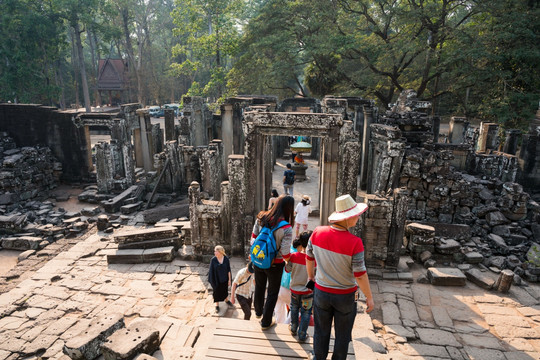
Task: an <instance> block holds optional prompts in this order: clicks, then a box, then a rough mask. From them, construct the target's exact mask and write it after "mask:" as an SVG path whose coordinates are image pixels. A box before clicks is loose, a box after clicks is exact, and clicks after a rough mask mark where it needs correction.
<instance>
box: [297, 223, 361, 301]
mask: <svg viewBox="0 0 540 360" xmlns="http://www.w3.org/2000/svg"><path fill="white" fill-rule="evenodd" d="M306 255H307V259H308V260H315V261H316V262H317V273H316V275H315V286H316V287H317V289H319V290H322V291H325V292H329V293H334V294H348V293H352V292H354V291H356V289H357V285H356V279H355V278H357V277H360V276H362V275H364V274H365V273H366V265H365V263H364V245H363V244H362V239H360V238H359V237H357V236H355V235H353V234H351V233H350V232H348V231H344V230H337V229H334V228H332V227H330V226H318V227H316V228H315V230H314V231H313V234H312V235H311V238H310V240H309V243H308V246H307V250H306Z"/></svg>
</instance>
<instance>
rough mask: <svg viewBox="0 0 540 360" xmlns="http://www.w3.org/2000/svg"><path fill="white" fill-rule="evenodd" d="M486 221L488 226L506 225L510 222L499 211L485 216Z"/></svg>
mask: <svg viewBox="0 0 540 360" xmlns="http://www.w3.org/2000/svg"><path fill="white" fill-rule="evenodd" d="M486 221H487V223H488V225H489V226H497V225H504V224H508V223H509V222H510V221H509V220H508V219H507V218H506V216H504V215H503V213H502V212H500V211H492V212H490V213H487V214H486Z"/></svg>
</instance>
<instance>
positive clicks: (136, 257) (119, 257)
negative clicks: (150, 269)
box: [107, 249, 144, 264]
mask: <svg viewBox="0 0 540 360" xmlns="http://www.w3.org/2000/svg"><path fill="white" fill-rule="evenodd" d="M143 252H144V249H121V250H116V252H115V253H114V254H109V255H107V263H109V264H142V263H143Z"/></svg>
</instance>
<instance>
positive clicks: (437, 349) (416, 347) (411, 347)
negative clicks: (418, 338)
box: [399, 344, 450, 359]
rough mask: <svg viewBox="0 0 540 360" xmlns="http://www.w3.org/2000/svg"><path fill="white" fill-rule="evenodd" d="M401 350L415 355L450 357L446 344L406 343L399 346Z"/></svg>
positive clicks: (422, 356)
mask: <svg viewBox="0 0 540 360" xmlns="http://www.w3.org/2000/svg"><path fill="white" fill-rule="evenodd" d="M399 350H400V351H401V352H402V353H403V354H405V355H407V356H413V357H421V358H426V357H431V356H432V357H434V358H437V359H439V358H443V359H447V358H450V356H449V355H448V351H446V348H445V347H444V346H435V345H424V344H404V345H400V346H399Z"/></svg>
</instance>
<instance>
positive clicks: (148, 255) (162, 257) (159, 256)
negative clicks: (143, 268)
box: [143, 246, 175, 263]
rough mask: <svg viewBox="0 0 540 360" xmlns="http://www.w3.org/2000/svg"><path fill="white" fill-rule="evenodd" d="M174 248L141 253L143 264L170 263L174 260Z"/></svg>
mask: <svg viewBox="0 0 540 360" xmlns="http://www.w3.org/2000/svg"><path fill="white" fill-rule="evenodd" d="M174 254H175V251H174V247H173V246H168V247H161V248H155V249H146V250H144V252H143V262H145V263H147V262H171V261H173V259H174Z"/></svg>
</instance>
